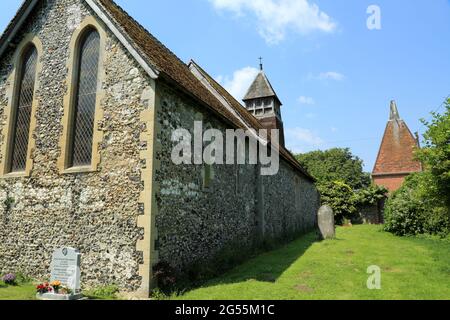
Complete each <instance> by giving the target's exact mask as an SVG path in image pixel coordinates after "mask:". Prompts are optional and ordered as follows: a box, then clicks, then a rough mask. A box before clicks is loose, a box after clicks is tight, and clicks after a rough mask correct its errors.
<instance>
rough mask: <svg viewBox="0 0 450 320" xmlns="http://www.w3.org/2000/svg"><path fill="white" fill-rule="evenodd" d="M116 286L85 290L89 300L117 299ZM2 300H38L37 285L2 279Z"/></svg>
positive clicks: (0, 292) (0, 284) (0, 289)
mask: <svg viewBox="0 0 450 320" xmlns="http://www.w3.org/2000/svg"><path fill="white" fill-rule="evenodd" d="M117 293H118V289H117V287H116V286H106V287H99V288H95V289H91V290H87V291H86V292H84V293H83V294H84V296H85V297H86V298H87V299H89V300H116V299H117V298H118V297H117ZM0 300H36V285H35V284H31V283H25V284H20V285H17V286H7V285H5V284H4V283H3V282H1V281H0Z"/></svg>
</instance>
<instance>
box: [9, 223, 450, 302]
mask: <svg viewBox="0 0 450 320" xmlns="http://www.w3.org/2000/svg"><path fill="white" fill-rule="evenodd" d="M372 265H376V266H379V267H380V268H381V271H382V289H381V290H369V289H367V285H366V283H367V279H368V277H369V275H368V274H367V268H368V267H369V266H372ZM87 296H88V297H89V298H90V299H115V298H116V297H115V294H114V291H113V290H112V289H111V288H109V287H105V288H102V289H101V290H100V289H99V290H96V291H92V293H90V292H87ZM103 296H104V297H103ZM33 299H35V285H32V284H24V285H20V286H5V285H4V284H2V283H0V300H33ZM174 299H191V300H211V299H224V300H232V299H237V300H241V299H249V300H256V299H258V300H259V299H262V300H266V299H269V300H270V299H275V300H277V299H278V300H298V299H386V300H392V299H446V300H448V299H450V239H446V240H440V239H437V238H430V237H422V238H398V237H395V236H393V235H391V234H389V233H385V232H383V231H381V227H380V226H355V227H352V228H338V230H337V239H336V240H329V241H322V242H317V241H316V235H315V234H314V233H312V234H309V235H306V236H304V237H302V238H300V239H298V240H296V241H294V242H292V243H291V244H289V245H287V246H285V247H283V248H280V249H278V250H275V251H272V252H268V253H265V254H262V255H260V256H258V257H256V258H254V259H252V260H250V261H248V262H246V263H244V264H243V265H241V266H239V267H237V268H235V269H234V270H232V271H230V272H228V273H227V274H225V275H223V276H222V277H220V278H217V279H213V280H211V281H210V282H208V283H207V284H206V285H204V286H203V287H202V288H199V289H195V290H192V291H190V292H187V293H185V294H184V295H182V296H178V297H174Z"/></svg>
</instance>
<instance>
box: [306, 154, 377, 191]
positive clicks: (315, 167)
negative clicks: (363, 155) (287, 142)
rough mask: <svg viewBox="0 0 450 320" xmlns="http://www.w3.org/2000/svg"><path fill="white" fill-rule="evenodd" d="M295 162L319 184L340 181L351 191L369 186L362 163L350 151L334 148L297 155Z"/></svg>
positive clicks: (368, 178)
mask: <svg viewBox="0 0 450 320" xmlns="http://www.w3.org/2000/svg"><path fill="white" fill-rule="evenodd" d="M297 160H298V161H300V163H301V164H302V165H303V166H304V167H305V168H306V169H307V170H308V172H309V173H310V174H311V175H312V176H313V177H314V178H316V179H317V181H318V182H319V184H323V183H329V182H334V181H342V182H344V183H345V184H347V185H349V186H350V187H351V188H352V189H353V190H358V189H364V188H367V187H368V186H369V185H370V175H369V174H368V173H365V172H364V171H363V161H362V160H361V159H360V158H358V157H357V156H354V155H353V154H352V153H351V151H350V149H339V148H334V149H330V150H326V151H314V152H310V153H306V154H301V155H297Z"/></svg>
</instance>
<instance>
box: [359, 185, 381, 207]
mask: <svg viewBox="0 0 450 320" xmlns="http://www.w3.org/2000/svg"><path fill="white" fill-rule="evenodd" d="M388 192H389V191H388V190H387V189H386V188H385V187H380V186H376V185H372V186H370V187H368V188H366V189H362V190H359V191H358V192H356V203H357V205H358V207H360V208H362V207H365V206H373V205H376V204H378V202H379V201H380V200H383V199H386V197H387V194H388Z"/></svg>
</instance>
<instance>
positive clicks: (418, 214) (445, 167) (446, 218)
mask: <svg viewBox="0 0 450 320" xmlns="http://www.w3.org/2000/svg"><path fill="white" fill-rule="evenodd" d="M445 107H446V111H445V112H444V113H443V114H438V113H436V112H434V113H432V115H433V119H432V120H431V121H430V122H428V121H424V120H422V122H423V123H424V124H425V125H426V126H427V127H428V129H427V132H426V133H425V134H424V147H423V148H422V149H420V150H417V151H416V157H417V159H418V160H420V161H421V162H422V163H423V165H424V172H421V173H417V174H413V175H411V176H409V177H408V178H407V179H406V181H405V183H404V184H403V186H402V187H401V188H400V190H398V191H397V192H395V193H394V195H393V196H392V197H391V199H389V201H388V202H387V204H386V210H385V219H386V226H385V229H386V230H387V231H390V232H392V233H394V234H397V235H401V236H403V235H416V234H422V233H430V234H439V235H443V236H446V235H447V234H449V233H450V99H449V100H447V101H446V102H445Z"/></svg>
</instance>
